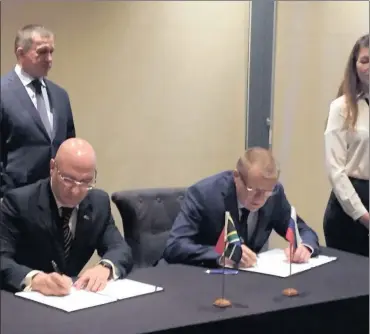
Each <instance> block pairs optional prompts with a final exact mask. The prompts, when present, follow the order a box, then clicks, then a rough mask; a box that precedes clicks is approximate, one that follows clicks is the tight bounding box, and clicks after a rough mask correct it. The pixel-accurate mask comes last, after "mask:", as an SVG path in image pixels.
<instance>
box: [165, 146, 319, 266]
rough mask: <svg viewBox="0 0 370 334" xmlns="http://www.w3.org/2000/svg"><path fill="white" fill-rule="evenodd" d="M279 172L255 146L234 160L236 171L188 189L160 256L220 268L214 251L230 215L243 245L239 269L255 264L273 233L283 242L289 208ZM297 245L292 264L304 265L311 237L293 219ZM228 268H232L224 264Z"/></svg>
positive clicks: (312, 251) (312, 249) (314, 247)
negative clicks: (227, 215)
mask: <svg viewBox="0 0 370 334" xmlns="http://www.w3.org/2000/svg"><path fill="white" fill-rule="evenodd" d="M278 178H279V169H278V166H277V164H276V162H275V159H274V157H273V156H272V154H271V152H270V151H269V150H266V149H263V148H259V147H255V148H251V149H249V150H247V151H246V152H245V153H244V154H243V155H242V156H241V157H240V158H239V160H238V162H237V166H236V169H235V170H233V171H225V172H222V173H219V174H216V175H213V176H210V177H208V178H206V179H204V180H201V181H199V182H198V183H196V184H194V185H193V186H191V187H190V188H189V189H188V191H187V193H186V196H185V200H184V202H183V205H182V208H181V211H180V213H179V214H178V216H177V218H176V220H175V222H174V225H173V227H172V230H171V233H170V236H169V239H168V241H167V245H166V248H165V251H164V259H165V260H166V261H167V262H168V263H183V264H191V265H200V266H207V267H214V266H217V265H218V264H219V263H220V255H219V254H218V253H217V252H216V249H215V246H216V243H217V241H218V238H219V236H220V233H221V232H222V229H223V228H224V224H225V212H229V213H230V215H231V217H232V220H233V222H234V225H235V228H236V230H237V232H238V235H239V237H240V239H241V241H242V243H243V244H242V257H241V261H240V265H241V266H243V267H250V266H253V265H254V264H255V263H256V259H257V256H256V254H257V253H258V252H259V251H261V249H262V248H263V246H264V244H265V243H266V242H267V240H268V238H269V236H270V234H271V231H272V230H273V229H274V230H275V231H276V232H277V233H278V234H279V235H280V236H282V237H285V235H286V231H287V228H288V223H289V220H290V218H291V205H290V204H289V202H288V200H287V199H286V197H285V193H284V189H283V186H282V185H281V184H280V183H279V182H278ZM297 225H298V231H299V236H300V238H301V240H302V242H301V243H299V245H298V247H297V249H296V251H295V252H294V255H293V258H292V259H290V252H289V251H288V249H287V250H286V254H287V257H288V258H289V259H290V260H291V261H293V262H298V263H299V262H307V261H308V259H309V258H310V257H311V256H315V255H316V254H318V251H319V244H318V238H317V235H316V233H315V232H314V231H313V230H312V229H311V228H309V227H308V226H307V225H306V223H305V222H304V221H303V220H302V219H301V218H300V217H298V216H297ZM225 261H226V264H227V265H234V263H232V261H231V260H229V259H226V260H225Z"/></svg>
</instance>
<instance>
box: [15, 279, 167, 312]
mask: <svg viewBox="0 0 370 334" xmlns="http://www.w3.org/2000/svg"><path fill="white" fill-rule="evenodd" d="M162 290H163V288H162V287H158V286H154V285H150V284H146V283H141V282H137V281H133V280H130V279H122V280H117V281H110V282H108V284H107V286H106V287H105V288H104V289H103V290H102V291H99V292H97V293H94V292H88V291H84V290H76V289H75V288H72V289H71V293H70V294H69V295H67V296H63V297H54V296H44V295H42V294H41V293H39V292H36V291H27V292H17V293H16V294H15V295H16V296H18V297H22V298H26V299H30V300H33V301H35V302H38V303H41V304H45V305H48V306H51V307H55V308H58V309H60V310H63V311H66V312H73V311H77V310H81V309H85V308H89V307H94V306H99V305H104V304H107V303H112V302H115V301H117V300H122V299H126V298H132V297H136V296H140V295H145V294H149V293H154V292H158V291H162Z"/></svg>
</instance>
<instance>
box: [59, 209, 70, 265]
mask: <svg viewBox="0 0 370 334" xmlns="http://www.w3.org/2000/svg"><path fill="white" fill-rule="evenodd" d="M72 211H73V208H64V207H62V208H61V219H62V229H63V241H64V259H65V260H66V261H67V260H68V257H69V252H70V250H71V245H72V239H73V236H72V232H71V229H70V228H69V219H70V218H71V215H72Z"/></svg>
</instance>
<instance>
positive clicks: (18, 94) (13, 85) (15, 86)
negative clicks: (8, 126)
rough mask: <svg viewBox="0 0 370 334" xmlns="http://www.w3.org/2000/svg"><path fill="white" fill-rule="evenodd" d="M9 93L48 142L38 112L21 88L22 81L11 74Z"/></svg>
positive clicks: (24, 89)
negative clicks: (26, 112)
mask: <svg viewBox="0 0 370 334" xmlns="http://www.w3.org/2000/svg"><path fill="white" fill-rule="evenodd" d="M9 88H10V92H12V93H13V94H14V97H15V100H19V102H20V103H21V105H22V106H23V107H24V108H25V110H26V111H28V113H29V115H30V116H31V119H32V120H33V121H34V122H35V124H36V126H37V127H38V128H39V130H40V131H41V132H42V133H43V134H44V135H45V136H46V138H47V139H48V140H49V135H48V133H47V131H46V129H45V126H44V124H43V123H42V120H41V117H40V114H39V111H38V110H37V109H36V108H35V105H34V104H33V102H32V100H31V98H30V97H29V95H28V93H27V91H26V88H25V87H24V86H23V83H22V81H21V80H20V79H19V77H18V75H17V74H16V73H15V72H13V75H12V77H11V78H10V79H9Z"/></svg>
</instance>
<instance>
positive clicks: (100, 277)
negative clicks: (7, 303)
mask: <svg viewBox="0 0 370 334" xmlns="http://www.w3.org/2000/svg"><path fill="white" fill-rule="evenodd" d="M95 179H96V159H95V153H94V150H93V148H92V147H91V146H90V144H88V143H87V142H86V141H84V140H82V139H77V138H73V139H68V140H67V141H65V142H64V143H63V144H62V145H61V146H60V148H59V150H58V153H57V155H56V158H55V159H51V161H50V179H45V180H40V181H38V182H36V183H34V184H31V185H27V186H24V187H21V188H17V189H13V190H10V191H8V192H7V193H6V194H5V196H4V199H3V203H2V206H1V217H2V219H1V221H0V268H1V276H2V282H3V283H4V285H5V288H6V289H10V290H12V291H14V290H15V291H18V290H33V291H39V292H41V293H43V294H45V295H65V294H68V293H69V291H70V287H71V284H72V281H71V278H70V277H76V276H77V275H78V274H79V273H80V271H81V269H82V268H83V267H84V266H85V264H86V263H87V262H88V260H89V259H90V257H91V255H92V254H93V253H94V251H95V250H97V252H98V255H99V256H100V257H101V258H102V259H101V261H100V262H99V263H98V264H97V265H96V266H94V267H93V268H90V269H87V270H86V271H84V272H83V273H82V274H81V275H80V276H79V278H78V280H77V282H76V283H75V287H76V288H78V289H86V290H90V291H98V290H101V289H103V288H104V287H105V285H106V283H107V281H108V280H109V279H116V278H122V277H125V276H126V275H127V274H128V273H129V272H130V270H131V269H132V265H133V263H132V256H131V250H130V248H129V246H128V245H127V243H126V242H125V241H124V239H123V237H122V235H121V234H120V232H119V231H118V229H117V227H116V225H115V223H114V220H113V217H112V214H111V208H110V199H109V196H108V194H107V193H105V192H103V191H102V190H97V189H94V187H95ZM58 271H60V272H61V273H63V275H61V274H60V273H58Z"/></svg>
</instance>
